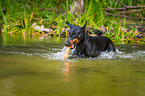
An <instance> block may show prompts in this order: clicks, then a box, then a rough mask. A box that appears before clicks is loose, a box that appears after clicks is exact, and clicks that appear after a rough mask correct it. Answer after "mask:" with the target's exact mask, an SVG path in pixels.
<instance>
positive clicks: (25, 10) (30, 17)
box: [0, 0, 145, 43]
mask: <svg viewBox="0 0 145 96" xmlns="http://www.w3.org/2000/svg"><path fill="white" fill-rule="evenodd" d="M74 1H75V0H73V1H72V0H0V4H1V5H0V17H1V19H0V22H3V34H4V35H5V36H6V35H8V34H19V35H24V36H39V35H41V34H42V33H43V32H41V31H38V30H35V29H34V28H33V27H32V24H33V23H37V24H38V25H40V26H41V25H44V26H45V27H46V28H49V26H51V27H54V28H56V30H54V31H53V32H52V33H54V35H56V34H58V33H62V28H63V27H66V26H67V25H66V21H69V22H70V23H72V24H76V25H79V26H83V25H84V23H85V21H87V22H88V23H87V26H88V27H92V28H95V29H97V28H99V27H101V26H105V27H106V34H105V35H106V36H107V37H109V38H111V39H112V40H113V41H114V42H116V43H128V42H130V41H132V42H133V41H134V36H135V35H136V34H137V33H136V32H135V30H134V29H132V30H131V29H130V28H129V31H127V32H126V31H125V30H122V29H121V28H122V26H123V27H124V28H126V25H129V26H130V24H131V22H134V21H133V20H127V19H126V18H125V19H123V20H122V19H121V20H120V18H117V17H109V16H106V15H105V12H104V10H103V8H119V7H122V6H121V4H119V3H117V2H116V0H103V1H102V0H84V14H80V13H79V12H77V13H75V14H71V13H70V12H69V6H70V4H74ZM120 2H122V3H124V4H125V5H127V6H133V5H134V6H137V5H141V4H142V5H145V1H144V0H120ZM2 8H4V9H5V11H6V12H3V11H2ZM40 8H41V9H40ZM42 8H43V9H44V10H42ZM49 8H51V10H49V11H48V10H46V9H49ZM59 9H60V10H61V11H59ZM143 10H144V9H143ZM112 13H116V12H115V11H112ZM135 14H136V13H132V14H131V16H136V15H135ZM140 14H141V15H143V16H144V15H145V13H144V11H141V12H140ZM122 21H123V22H122ZM54 22H55V23H54ZM135 22H137V24H140V23H141V24H144V21H141V20H138V21H135ZM112 28H113V29H112ZM143 41H145V38H143Z"/></svg>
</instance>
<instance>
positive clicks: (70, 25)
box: [66, 21, 75, 28]
mask: <svg viewBox="0 0 145 96" xmlns="http://www.w3.org/2000/svg"><path fill="white" fill-rule="evenodd" d="M66 24H67V25H68V26H69V27H70V28H73V27H75V26H74V25H72V24H70V23H68V21H66Z"/></svg>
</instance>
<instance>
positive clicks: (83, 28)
mask: <svg viewBox="0 0 145 96" xmlns="http://www.w3.org/2000/svg"><path fill="white" fill-rule="evenodd" d="M86 24H87V21H86V23H85V25H84V26H83V27H82V30H85V27H86Z"/></svg>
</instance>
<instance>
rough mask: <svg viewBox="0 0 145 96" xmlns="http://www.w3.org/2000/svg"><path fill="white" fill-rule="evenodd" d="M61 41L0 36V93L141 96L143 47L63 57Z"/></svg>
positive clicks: (144, 91) (1, 95)
mask: <svg viewBox="0 0 145 96" xmlns="http://www.w3.org/2000/svg"><path fill="white" fill-rule="evenodd" d="M65 40H66V39H65V38H51V37H47V38H41V39H40V38H39V39H37V38H27V39H24V38H21V37H19V36H18V37H9V38H1V40H0V96H145V45H123V44H115V47H116V49H117V53H113V52H111V53H102V54H101V55H100V56H99V57H96V58H74V59H68V60H66V59H64V58H63V57H62V56H63V54H64V51H65V49H66V48H65V47H64V42H65ZM70 54H71V53H70Z"/></svg>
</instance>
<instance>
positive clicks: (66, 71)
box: [63, 62, 70, 82]
mask: <svg viewBox="0 0 145 96" xmlns="http://www.w3.org/2000/svg"><path fill="white" fill-rule="evenodd" d="M64 65H65V66H66V67H65V69H64V71H63V73H64V75H65V76H66V79H64V80H65V81H66V82H68V81H69V67H70V65H69V62H64Z"/></svg>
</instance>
